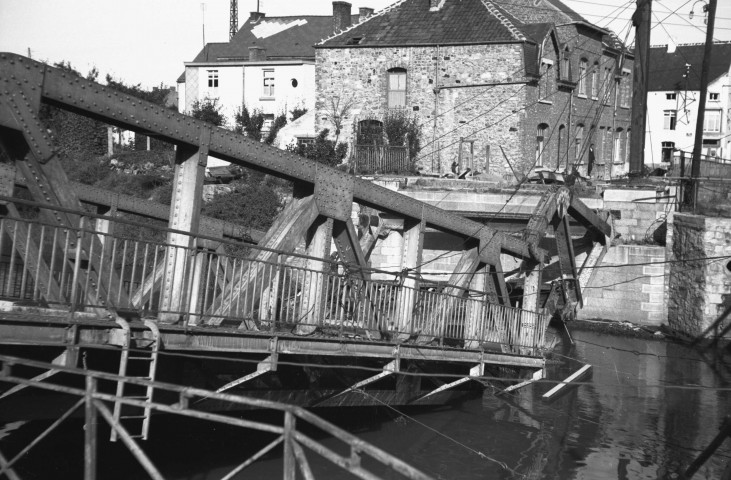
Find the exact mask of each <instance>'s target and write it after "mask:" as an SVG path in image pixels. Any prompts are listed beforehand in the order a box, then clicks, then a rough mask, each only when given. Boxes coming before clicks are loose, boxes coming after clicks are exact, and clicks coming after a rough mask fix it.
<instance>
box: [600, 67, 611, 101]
mask: <svg viewBox="0 0 731 480" xmlns="http://www.w3.org/2000/svg"><path fill="white" fill-rule="evenodd" d="M611 100H612V69H611V68H609V67H607V68H605V69H604V79H603V80H602V102H604V104H605V105H609V104H610V103H612V102H611Z"/></svg>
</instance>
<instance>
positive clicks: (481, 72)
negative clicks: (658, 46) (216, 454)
mask: <svg viewBox="0 0 731 480" xmlns="http://www.w3.org/2000/svg"><path fill="white" fill-rule="evenodd" d="M337 3H345V2H337ZM315 48H316V85H317V92H316V93H317V96H316V104H315V108H316V120H315V121H316V125H315V127H316V129H317V130H318V131H319V130H320V129H322V128H329V129H330V130H331V131H332V130H333V127H334V125H333V118H335V119H338V120H339V122H340V123H342V127H341V129H340V130H341V131H340V135H339V137H340V139H347V140H348V141H349V143H350V145H351V152H352V151H357V149H358V148H359V145H361V144H363V142H364V141H365V142H370V141H374V140H373V139H374V135H373V131H374V130H376V132H377V130H378V128H379V125H381V126H382V125H383V124H382V123H381V122H382V121H383V119H384V117H385V116H387V115H389V114H392V113H393V112H402V113H403V114H405V115H406V116H408V117H412V118H414V119H415V120H416V122H417V123H418V124H419V125H420V131H421V139H422V140H421V147H422V148H421V151H420V152H419V153H418V154H417V155H416V157H415V159H414V160H415V168H416V169H418V170H419V171H420V172H422V173H434V174H441V173H445V172H449V171H450V170H451V169H452V168H453V167H454V166H456V167H457V168H459V169H460V170H464V169H465V168H467V167H469V168H470V169H472V171H473V172H481V173H486V174H494V175H498V176H502V177H506V178H513V176H515V177H518V178H522V176H523V175H524V174H527V173H529V172H530V171H531V170H532V169H534V168H535V167H544V168H548V169H551V170H561V171H563V170H571V168H572V167H573V166H577V167H578V168H579V169H580V171H582V173H585V174H586V173H588V171H589V170H590V171H591V175H592V176H594V177H597V176H599V177H607V178H609V177H610V176H611V177H614V176H617V175H619V174H622V173H624V172H626V170H627V167H628V161H627V157H628V150H629V148H628V146H629V130H630V105H631V95H632V88H631V85H632V78H631V71H632V59H633V57H632V56H631V54H630V52H628V51H627V50H626V48H624V47H623V45H622V42H621V41H620V40H619V39H618V38H617V37H616V36H615V35H613V34H612V33H611V32H609V31H607V30H605V29H602V28H600V27H597V26H596V25H592V24H591V23H589V22H588V21H586V20H585V19H583V18H582V17H581V16H580V15H579V14H577V13H576V12H574V11H573V10H571V9H570V8H568V7H567V6H566V5H564V4H563V3H561V2H560V1H559V0H542V1H540V2H536V1H534V0H509V1H501V2H492V1H490V0H400V1H398V2H396V3H394V4H393V5H391V6H390V7H387V8H386V9H384V10H382V11H380V12H377V13H375V14H374V15H372V16H370V17H368V18H366V19H364V20H362V21H360V22H359V23H357V24H355V25H352V26H349V27H348V28H346V29H344V30H343V31H341V32H340V33H338V34H336V35H334V36H332V37H330V38H327V39H326V40H324V41H322V42H320V43H318V44H317V45H315ZM364 132H366V133H367V134H364ZM364 139H365V140H364ZM376 140H377V139H376ZM590 163H591V167H590V166H589V164H590Z"/></svg>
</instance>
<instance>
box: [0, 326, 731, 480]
mask: <svg viewBox="0 0 731 480" xmlns="http://www.w3.org/2000/svg"><path fill="white" fill-rule="evenodd" d="M573 336H574V340H575V341H576V345H575V347H574V348H573V349H571V350H569V351H564V352H559V353H560V354H561V355H565V356H564V357H561V356H559V355H557V358H561V359H562V360H564V363H563V364H562V365H555V366H552V367H551V371H550V374H551V375H553V376H555V377H556V378H565V376H567V375H568V374H570V373H571V372H573V371H575V370H576V369H577V368H578V367H579V366H580V365H581V364H582V363H590V364H591V365H593V373H592V376H591V377H590V378H588V379H587V380H586V381H587V382H589V383H588V384H587V385H582V386H580V387H579V388H577V389H574V390H572V391H571V392H570V393H569V394H567V395H564V396H563V397H560V398H559V399H557V400H556V401H555V402H553V403H550V404H546V403H545V402H542V401H541V395H542V394H543V393H545V392H546V391H547V390H548V389H549V388H550V387H551V386H552V385H547V384H535V385H533V386H531V387H526V388H524V389H521V390H518V391H517V392H515V393H514V394H509V395H504V396H503V395H497V396H496V395H495V392H494V391H491V390H486V391H485V393H484V394H483V395H482V397H481V398H474V399H471V400H468V401H465V402H464V403H462V404H460V405H456V406H450V407H444V408H438V409H424V408H406V409H400V410H399V411H398V412H397V411H395V410H391V409H385V408H382V409H375V408H341V409H322V410H320V411H318V412H317V413H319V414H323V415H325V416H326V418H328V419H330V420H331V421H333V422H334V423H336V424H338V425H340V426H341V427H343V428H346V429H347V430H349V431H352V432H353V433H355V434H357V435H358V436H359V437H361V438H363V439H364V440H366V441H368V442H371V443H373V444H375V445H377V446H379V447H381V448H383V449H384V450H386V451H389V452H392V453H394V454H396V455H397V456H399V457H400V458H402V459H404V460H406V461H407V462H410V463H411V464H413V465H414V466H416V467H417V468H420V469H421V470H423V471H425V472H428V473H430V474H431V475H433V476H435V477H436V478H440V479H445V480H471V479H485V478H490V479H493V478H494V479H504V480H508V479H509V480H513V479H527V480H539V479H547V480H549V479H550V480H564V479H600V480H601V479H607V480H614V479H616V480H628V479H632V480H635V479H640V480H642V479H653V480H654V479H665V478H678V477H677V474H678V473H679V472H681V471H682V470H684V469H685V467H687V466H688V464H689V463H690V462H691V461H692V460H693V459H694V458H695V457H696V456H697V454H698V453H699V451H700V450H702V449H703V448H705V447H706V446H707V445H708V444H709V442H710V441H711V439H712V438H713V437H714V436H715V435H716V433H717V431H718V427H719V425H720V424H721V421H722V419H723V417H724V415H727V414H730V413H731V411H730V409H729V407H730V406H731V401H730V400H731V394H730V393H729V392H724V391H719V390H718V388H721V387H725V388H728V387H729V386H731V369H730V368H729V365H731V362H729V358H728V357H726V358H722V359H720V360H719V359H716V361H715V362H712V361H711V362H707V361H705V360H704V359H703V358H701V356H700V355H698V354H697V353H696V352H693V351H691V350H690V349H688V348H686V347H684V346H680V345H676V344H673V343H668V342H664V341H654V340H650V341H648V340H640V339H634V338H622V337H616V336H608V335H602V334H598V333H594V332H584V331H576V332H573ZM567 357H570V358H571V359H569V358H567ZM673 385H686V386H690V387H704V388H688V389H679V388H670V387H671V386H673ZM78 422H80V421H78ZM78 422H77V423H75V424H74V423H73V422H72V423H71V424H69V426H67V427H66V428H67V431H68V432H72V433H73V435H75V437H73V438H77V441H76V442H75V443H73V446H74V450H73V451H64V448H63V445H62V442H61V441H59V442H52V443H53V444H54V449H53V451H51V452H48V450H45V451H44V450H43V449H41V450H40V451H39V453H38V454H36V457H32V456H31V457H30V458H29V459H28V461H25V464H24V466H23V468H22V470H23V472H30V471H31V470H32V468H31V467H36V466H37V465H34V461H33V459H34V458H39V459H40V458H42V459H43V462H44V463H45V464H47V465H54V464H53V462H54V461H55V460H54V456H57V457H59V458H61V459H63V458H64V456H69V455H73V456H76V458H79V457H78V456H79V455H81V450H80V448H81V447H82V445H81V443H80V441H79V440H81V438H82V436H81V435H82V434H81V433H80V432H81V425H80V423H78ZM32 428H34V429H35V430H34V431H40V430H41V429H42V428H43V426H38V425H36V426H33V427H32ZM30 429H31V426H30V425H23V426H19V428H18V430H17V431H9V432H8V433H6V434H5V438H0V450H2V451H8V452H10V453H12V451H18V450H19V449H20V448H22V447H23V446H24V445H25V444H26V443H27V440H28V438H32V437H31V436H30V434H29V431H30ZM8 430H9V429H8ZM153 430H154V431H153V435H154V437H153V439H152V440H151V441H149V442H148V444H147V445H146V450H147V451H148V452H149V454H150V456H151V457H152V459H153V461H155V463H156V464H157V465H158V466H159V468H160V469H161V470H162V471H163V473H164V475H165V477H166V478H172V479H177V480H189V479H195V480H208V479H213V478H220V477H221V476H222V475H224V474H225V473H227V472H228V471H230V470H231V469H233V468H234V467H235V466H236V465H238V464H239V463H240V462H242V461H243V460H245V459H246V458H247V456H248V455H250V454H251V453H253V452H255V451H257V450H258V449H259V448H261V447H262V446H263V445H265V444H266V443H268V442H269V441H271V438H270V437H269V436H266V435H265V434H261V433H258V434H257V433H245V432H241V431H240V430H236V429H232V428H227V427H221V426H212V425H208V424H202V423H191V422H184V421H181V420H179V419H165V418H162V419H160V420H159V421H157V420H156V423H155V426H154V427H153ZM16 434H17V435H16ZM59 435H64V433H63V432H61V433H60V434H59ZM102 435H104V433H102ZM15 437H20V438H24V439H25V441H24V442H23V443H21V442H18V443H17V444H13V443H12V442H13V440H14V438H15ZM69 438H71V437H69ZM320 440H321V441H323V443H324V444H325V446H328V447H330V448H336V446H335V442H333V441H330V440H328V439H323V438H320ZM66 443H68V445H71V444H72V442H66ZM102 443H103V444H105V445H107V446H105V447H104V448H105V449H106V450H105V451H104V452H102V456H103V458H104V462H103V463H102V464H101V465H102V466H101V467H100V469H104V474H103V475H101V476H100V478H119V479H134V478H142V477H143V474H142V472H141V471H140V470H139V468H138V467H137V466H136V462H135V461H134V460H133V459H131V457H130V456H129V454H128V453H126V452H125V451H124V448H123V447H121V446H120V445H115V446H112V447H109V446H108V444H106V442H102ZM70 448H71V447H67V449H70ZM308 459H309V461H310V463H311V466H312V468H313V470H314V472H315V475H316V478H325V479H341V478H342V479H346V478H352V477H351V476H350V475H348V474H346V473H344V472H342V471H341V470H340V469H338V468H337V467H335V466H333V465H331V464H328V463H327V462H326V461H324V460H322V459H320V458H318V457H317V456H316V455H314V454H312V453H308ZM729 459H731V440H727V441H726V443H725V444H724V445H723V446H722V448H721V449H719V450H718V452H717V454H716V455H714V456H713V457H712V458H711V459H710V460H709V461H708V462H707V463H706V465H705V466H704V467H703V468H702V469H701V471H700V472H699V473H698V474H697V475H696V476H695V477H694V479H718V478H720V477H721V474H722V472H723V468H724V466H725V465H726V463H727V462H728V461H729ZM40 463H41V462H38V464H40ZM60 463H63V462H62V461H61V462H60ZM281 465H282V458H281V451H275V452H274V453H272V454H269V455H267V456H266V457H265V458H264V459H262V460H261V461H258V462H256V463H255V464H254V465H252V466H251V467H250V468H249V469H247V470H246V471H244V472H243V473H241V474H240V475H239V476H238V477H235V478H247V479H270V478H281V476H282V470H281V469H282V467H281ZM366 465H367V464H366ZM67 473H68V472H65V471H61V470H59V469H58V468H57V467H55V466H54V467H53V468H51V467H49V469H48V472H45V473H44V472H40V473H38V472H34V473H33V475H29V478H75V477H76V476H74V475H70V476H69V475H67ZM375 473H376V474H381V475H386V472H385V471H383V472H379V471H378V470H376V471H375ZM21 477H23V478H25V477H24V476H23V475H21ZM386 478H390V477H386Z"/></svg>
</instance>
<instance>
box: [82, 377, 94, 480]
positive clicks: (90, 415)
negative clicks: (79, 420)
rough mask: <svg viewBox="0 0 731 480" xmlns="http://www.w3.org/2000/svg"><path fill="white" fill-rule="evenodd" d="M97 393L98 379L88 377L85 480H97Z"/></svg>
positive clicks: (85, 425)
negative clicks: (95, 404)
mask: <svg viewBox="0 0 731 480" xmlns="http://www.w3.org/2000/svg"><path fill="white" fill-rule="evenodd" d="M95 391H96V378H94V377H92V376H90V375H88V376H87V377H86V394H85V400H86V402H85V413H86V415H85V416H86V423H85V424H84V480H96V464H97V462H96V452H97V413H96V407H95V406H94V397H93V394H94V392H95Z"/></svg>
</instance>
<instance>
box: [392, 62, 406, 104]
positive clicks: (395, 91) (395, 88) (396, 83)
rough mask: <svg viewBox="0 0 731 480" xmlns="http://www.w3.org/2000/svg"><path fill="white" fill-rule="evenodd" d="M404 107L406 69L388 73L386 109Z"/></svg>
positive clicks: (396, 69) (394, 69)
mask: <svg viewBox="0 0 731 480" xmlns="http://www.w3.org/2000/svg"><path fill="white" fill-rule="evenodd" d="M405 107H406V69H404V68H392V69H391V70H389V71H388V108H405Z"/></svg>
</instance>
